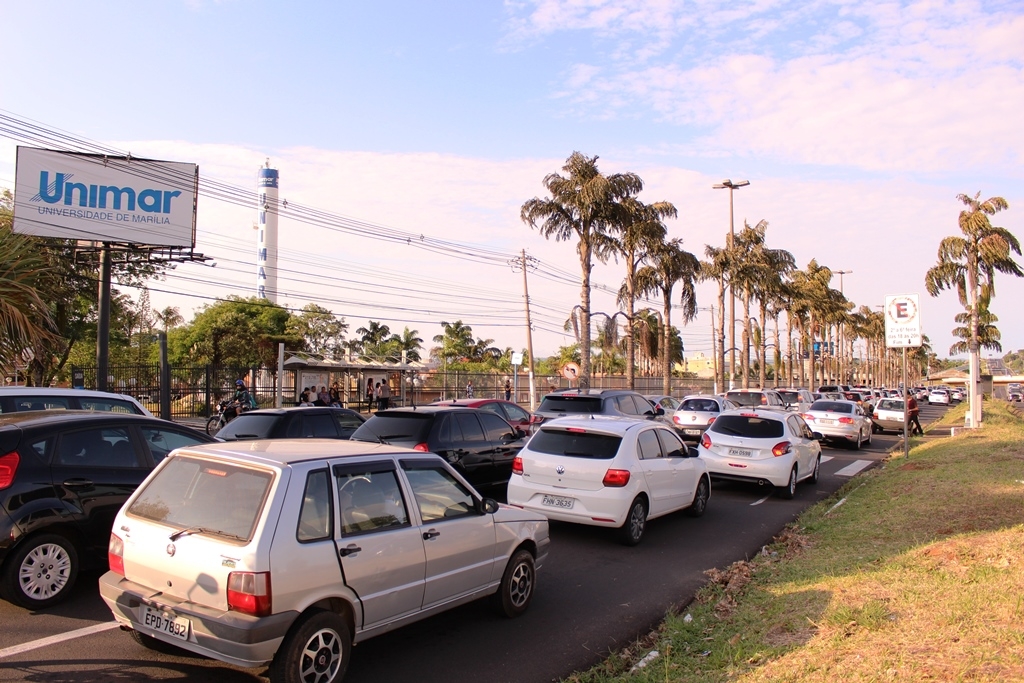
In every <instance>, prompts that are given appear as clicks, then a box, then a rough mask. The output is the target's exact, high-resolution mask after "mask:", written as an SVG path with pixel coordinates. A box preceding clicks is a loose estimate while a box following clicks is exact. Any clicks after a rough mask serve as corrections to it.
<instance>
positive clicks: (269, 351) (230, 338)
mask: <svg viewBox="0 0 1024 683" xmlns="http://www.w3.org/2000/svg"><path fill="white" fill-rule="evenodd" d="M290 315H291V314H289V313H288V311H287V310H286V309H285V308H283V307H281V306H278V305H277V304H274V303H271V302H269V301H267V300H266V299H260V298H258V297H255V296H254V297H249V298H241V297H237V296H230V297H228V298H227V299H226V300H224V301H218V302H217V303H215V304H211V305H207V306H204V307H203V308H202V309H200V310H199V311H198V312H197V313H196V315H195V318H193V320H192V323H191V324H190V325H189V326H188V328H187V333H186V334H185V335H184V338H183V339H181V341H182V342H183V345H184V349H179V350H178V353H181V352H182V351H184V355H183V356H179V357H178V358H176V359H175V362H183V361H185V360H188V361H189V362H192V363H196V364H206V363H209V364H212V365H233V366H239V367H257V366H260V365H265V366H267V367H274V366H275V365H276V363H277V345H278V343H280V342H284V343H285V344H286V345H288V346H291V347H292V348H295V347H298V346H300V345H301V344H302V343H303V341H304V340H303V339H302V338H301V337H299V336H297V335H295V334H293V333H289V332H288V321H289V318H290Z"/></svg>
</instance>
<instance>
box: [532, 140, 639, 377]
mask: <svg viewBox="0 0 1024 683" xmlns="http://www.w3.org/2000/svg"><path fill="white" fill-rule="evenodd" d="M597 159H598V158H597V157H596V156H595V157H587V156H584V155H583V154H581V153H579V152H573V153H572V154H571V155H570V156H569V158H568V159H567V160H566V162H565V165H564V166H563V167H562V170H563V171H564V172H565V173H566V174H567V175H565V176H562V175H559V174H558V173H551V174H549V175H547V176H545V178H544V187H545V188H547V190H548V192H549V193H550V195H551V196H550V197H546V198H544V199H541V198H539V197H534V198H533V199H530V200H528V201H527V202H526V203H524V204H523V206H522V209H521V211H520V218H521V219H522V220H523V222H524V223H526V224H527V225H529V226H530V227H531V228H535V229H537V230H538V231H539V232H540V234H542V235H543V236H544V237H546V238H549V239H550V238H552V237H554V238H555V240H556V241H563V240H564V241H568V240H576V241H577V245H576V251H577V253H578V255H579V258H580V270H581V275H582V285H581V287H580V323H581V327H582V333H581V334H580V337H579V339H580V378H579V386H580V387H581V388H587V387H589V386H590V275H591V271H592V270H593V268H594V259H595V258H597V259H599V260H602V261H604V260H606V259H607V256H608V253H609V249H610V248H611V242H612V240H611V236H610V231H611V229H612V228H613V226H614V224H615V223H614V221H615V216H616V214H617V213H618V209H617V207H618V204H619V203H620V202H621V201H622V200H623V199H625V198H626V197H630V196H633V195H636V194H639V193H640V191H641V190H642V189H643V181H642V180H640V176H638V175H636V174H635V173H616V174H613V175H609V176H605V175H603V174H602V173H601V172H600V171H599V170H598V168H597Z"/></svg>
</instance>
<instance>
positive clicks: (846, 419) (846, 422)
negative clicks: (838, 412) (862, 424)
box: [839, 417, 853, 425]
mask: <svg viewBox="0 0 1024 683" xmlns="http://www.w3.org/2000/svg"><path fill="white" fill-rule="evenodd" d="M839 423H840V424H844V425H852V424H853V418H852V417H841V418H839Z"/></svg>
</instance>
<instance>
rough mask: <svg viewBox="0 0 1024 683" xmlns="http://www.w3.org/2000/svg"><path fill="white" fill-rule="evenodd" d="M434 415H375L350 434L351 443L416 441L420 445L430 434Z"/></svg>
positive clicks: (402, 413)
mask: <svg viewBox="0 0 1024 683" xmlns="http://www.w3.org/2000/svg"><path fill="white" fill-rule="evenodd" d="M435 415H436V413H416V412H412V411H401V412H397V411H396V412H384V413H377V414H376V415H374V416H372V417H371V418H370V419H368V420H367V421H366V422H364V423H363V424H361V425H359V429H357V430H356V431H354V432H352V440H353V441H376V442H380V441H385V442H392V441H416V442H417V443H422V442H425V441H426V440H427V436H428V435H429V434H430V427H431V425H432V424H433V418H434V416H435Z"/></svg>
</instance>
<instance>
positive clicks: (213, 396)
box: [72, 365, 714, 420]
mask: <svg viewBox="0 0 1024 683" xmlns="http://www.w3.org/2000/svg"><path fill="white" fill-rule="evenodd" d="M170 371H171V372H170V375H171V381H170V389H171V419H175V420H180V419H186V418H202V417H207V416H209V415H210V414H211V410H212V408H213V407H215V406H216V405H217V403H218V402H219V401H221V400H223V399H225V398H228V397H229V396H231V394H232V393H234V391H235V381H236V380H238V379H243V380H245V383H246V386H248V387H249V391H250V393H252V394H253V395H254V396H255V397H256V401H257V403H259V405H260V407H271V406H274V405H275V404H276V397H277V387H278V379H279V378H278V377H277V372H276V370H270V369H268V368H240V367H230V366H215V365H172V366H170ZM383 374H384V373H381V372H366V373H351V372H348V373H330V375H331V377H330V380H329V384H335V383H336V384H338V386H339V389H340V390H341V393H342V395H343V397H344V400H343V404H344V405H345V406H346V407H349V408H353V409H356V410H368V409H369V406H368V405H367V403H366V398H365V386H366V380H367V379H369V378H371V377H375V378H376V379H377V380H382V379H383V377H382V375H383ZM72 376H73V377H74V378H75V380H74V385H75V386H78V387H81V388H84V389H95V388H96V387H97V382H96V368H95V367H73V368H72ZM388 376H389V379H390V384H391V404H392V405H403V404H404V405H424V404H427V403H431V402H433V401H438V400H449V399H455V398H465V397H466V395H467V391H468V389H469V385H470V383H472V387H473V396H474V397H476V398H504V397H505V381H506V380H508V381H509V382H510V383H511V384H512V385H513V396H512V400H514V401H516V402H517V403H520V404H522V405H524V406H529V403H530V387H529V384H528V382H529V380H528V377H527V376H526V375H525V374H523V373H520V374H519V375H518V376H516V375H513V374H511V373H503V372H475V373H467V372H460V371H454V370H452V371H448V372H445V371H443V370H439V371H435V372H429V373H423V372H405V373H402V372H391V373H388ZM280 379H281V380H282V381H283V383H284V386H283V397H284V398H283V400H284V405H295V404H296V403H297V402H298V395H297V393H298V392H299V391H301V388H296V376H295V373H294V372H292V371H290V370H286V371H285V373H284V377H282V378H280ZM534 385H535V387H536V396H537V399H538V400H539V399H540V398H541V397H543V396H544V395H545V394H547V393H548V392H550V391H552V390H553V389H568V388H572V387H573V386H575V383H573V382H570V381H569V380H566V379H563V378H561V377H544V376H539V377H535V378H534ZM590 385H591V388H594V389H624V388H626V378H625V377H624V376H602V375H597V376H594V377H591V381H590ZM634 386H635V389H636V391H638V392H640V393H641V394H658V395H660V394H661V393H662V388H663V385H662V378H661V377H637V378H636V379H635V381H634ZM671 388H672V390H671V392H670V393H671V395H672V396H675V397H677V398H681V397H683V396H686V395H689V394H698V393H710V392H712V391H713V389H714V380H712V379H697V378H692V379H691V378H678V377H673V378H672V381H671ZM107 390H108V391H113V392H116V393H120V394H128V395H130V396H134V397H135V398H136V399H138V400H139V401H140V402H141V403H142V404H143V405H145V406H146V407H147V408H148V409H149V410H150V411H152V412H153V414H154V415H157V414H159V406H160V367H159V366H158V365H119V366H111V367H110V368H108V373H107Z"/></svg>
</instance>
